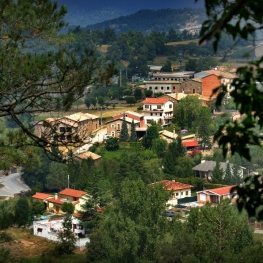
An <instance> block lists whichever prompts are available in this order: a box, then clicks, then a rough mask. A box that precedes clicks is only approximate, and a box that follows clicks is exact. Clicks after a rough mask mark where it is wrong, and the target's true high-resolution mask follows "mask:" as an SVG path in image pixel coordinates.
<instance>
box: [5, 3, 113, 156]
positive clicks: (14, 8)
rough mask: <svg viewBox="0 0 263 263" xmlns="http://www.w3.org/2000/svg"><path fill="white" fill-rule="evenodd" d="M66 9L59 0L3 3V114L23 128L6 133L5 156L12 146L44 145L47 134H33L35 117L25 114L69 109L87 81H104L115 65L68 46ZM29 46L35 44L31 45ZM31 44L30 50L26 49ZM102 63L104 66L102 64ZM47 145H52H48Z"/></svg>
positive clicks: (14, 147) (91, 52)
mask: <svg viewBox="0 0 263 263" xmlns="http://www.w3.org/2000/svg"><path fill="white" fill-rule="evenodd" d="M66 12H67V10H66V7H65V6H64V5H62V6H61V7H59V8H58V5H57V3H56V2H54V1H42V0H33V1H32V0H25V1H13V0H12V1H4V2H3V3H2V4H1V14H2V15H1V19H0V20H1V24H2V25H4V26H3V27H1V29H0V36H1V43H2V45H1V48H0V54H1V60H2V61H4V63H2V66H1V80H0V94H1V96H0V97H1V99H0V116H1V117H9V118H10V119H11V120H12V121H14V122H16V123H17V124H18V126H19V127H20V129H18V130H13V131H12V133H13V140H12V141H11V140H8V139H6V138H5V137H3V136H2V137H1V138H0V141H1V149H0V152H1V155H5V153H6V151H8V148H10V147H11V148H12V149H13V151H15V149H16V147H17V148H20V149H22V150H25V147H26V146H28V145H33V146H40V147H43V146H45V145H46V144H47V143H48V140H47V138H45V137H41V138H39V137H38V136H37V135H36V134H35V133H34V125H35V124H36V122H30V123H24V122H22V121H21V120H22V119H21V116H22V115H23V114H30V115H31V116H32V118H33V117H34V116H35V115H37V114H39V113H43V112H52V111H60V110H68V109H69V108H70V107H71V105H72V104H73V102H74V101H76V100H78V99H79V98H80V97H82V96H83V92H84V89H85V87H86V86H87V85H89V84H92V83H97V82H105V81H106V80H107V79H109V77H110V76H111V75H112V73H113V71H112V68H113V67H112V66H109V64H108V63H104V62H103V63H102V59H101V58H99V57H97V55H96V53H95V52H94V51H92V50H86V51H83V52H82V54H81V56H77V54H78V52H75V51H69V49H68V48H67V45H66V44H68V43H71V42H72V36H71V35H63V34H59V32H60V30H61V29H62V28H63V27H64V26H65V25H66V23H65V22H64V20H63V18H64V16H65V14H66ZM39 41H40V42H41V41H44V42H45V43H46V44H47V45H48V44H49V45H50V47H52V48H53V49H51V48H50V51H49V52H46V51H44V52H43V51H38V52H35V47H36V46H37V45H38V42H39ZM29 47H30V48H29ZM26 49H28V50H29V52H25V50H26ZM102 64H103V65H102ZM45 149H47V148H45Z"/></svg>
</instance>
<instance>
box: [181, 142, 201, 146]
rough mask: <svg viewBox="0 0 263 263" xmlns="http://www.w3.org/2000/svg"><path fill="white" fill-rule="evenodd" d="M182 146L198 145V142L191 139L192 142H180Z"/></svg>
mask: <svg viewBox="0 0 263 263" xmlns="http://www.w3.org/2000/svg"><path fill="white" fill-rule="evenodd" d="M182 144H183V146H185V147H198V146H199V144H198V142H197V141H193V142H182Z"/></svg>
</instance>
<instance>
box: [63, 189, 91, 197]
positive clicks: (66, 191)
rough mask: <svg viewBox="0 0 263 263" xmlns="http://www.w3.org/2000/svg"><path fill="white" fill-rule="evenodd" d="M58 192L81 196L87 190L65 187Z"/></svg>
mask: <svg viewBox="0 0 263 263" xmlns="http://www.w3.org/2000/svg"><path fill="white" fill-rule="evenodd" d="M59 194H61V195H67V196H72V197H81V196H83V195H85V194H87V192H84V191H80V190H75V189H71V188H65V189H64V190H62V191H61V192H59Z"/></svg>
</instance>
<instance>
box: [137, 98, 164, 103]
mask: <svg viewBox="0 0 263 263" xmlns="http://www.w3.org/2000/svg"><path fill="white" fill-rule="evenodd" d="M167 101H169V99H168V98H146V99H145V100H144V101H143V102H142V103H143V104H145V103H149V104H164V103H165V102H167Z"/></svg>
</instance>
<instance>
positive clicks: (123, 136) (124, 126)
mask: <svg viewBox="0 0 263 263" xmlns="http://www.w3.org/2000/svg"><path fill="white" fill-rule="evenodd" d="M128 140H129V134H128V125H127V122H126V120H125V117H124V118H123V120H122V124H121V133H120V141H121V142H127V141H128Z"/></svg>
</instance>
